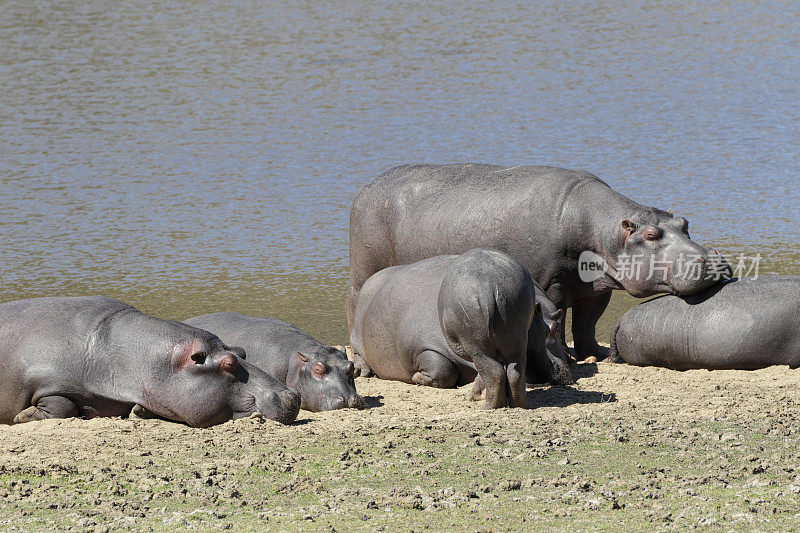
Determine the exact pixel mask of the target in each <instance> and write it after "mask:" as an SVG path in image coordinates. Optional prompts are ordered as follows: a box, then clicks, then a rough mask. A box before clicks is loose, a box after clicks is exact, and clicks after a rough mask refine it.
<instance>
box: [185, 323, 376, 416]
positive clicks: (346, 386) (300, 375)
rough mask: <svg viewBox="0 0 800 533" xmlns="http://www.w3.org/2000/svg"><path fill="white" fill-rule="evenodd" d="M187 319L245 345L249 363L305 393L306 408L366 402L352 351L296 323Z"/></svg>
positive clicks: (360, 405) (229, 341)
mask: <svg viewBox="0 0 800 533" xmlns="http://www.w3.org/2000/svg"><path fill="white" fill-rule="evenodd" d="M186 323H187V324H190V325H192V326H195V327H198V328H202V329H206V330H208V331H211V332H213V333H214V334H216V335H218V336H219V337H220V338H221V339H223V341H224V342H226V343H227V344H230V345H232V346H238V347H240V348H243V349H244V351H245V353H246V354H247V355H246V357H247V362H248V363H250V364H252V365H255V366H257V367H258V368H260V369H261V370H263V371H265V372H267V373H269V374H270V375H272V376H274V377H275V378H276V379H278V380H280V381H282V382H284V383H286V385H287V386H289V387H291V388H293V389H295V390H297V391H298V392H299V393H300V398H301V402H302V403H301V408H302V409H305V410H307V411H329V410H331V409H341V408H343V407H355V408H358V409H363V408H364V407H366V404H365V402H364V399H363V398H362V397H361V396H359V395H358V394H357V393H356V385H355V382H354V381H353V378H354V377H355V372H354V366H353V363H352V362H351V361H349V360H348V359H347V355H345V354H344V352H342V351H341V350H337V349H336V348H331V347H330V346H325V345H324V344H322V343H320V342H319V341H317V340H316V339H315V338H314V337H312V336H311V335H309V334H308V333H306V332H305V331H302V330H300V329H298V328H296V327H294V326H292V325H291V324H287V323H286V322H281V321H280V320H276V319H274V318H267V317H253V316H247V315H241V314H239V313H212V314H210V315H202V316H197V317H194V318H190V319H189V320H186Z"/></svg>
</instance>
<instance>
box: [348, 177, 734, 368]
mask: <svg viewBox="0 0 800 533" xmlns="http://www.w3.org/2000/svg"><path fill="white" fill-rule="evenodd" d="M687 227H688V224H687V222H686V219H683V218H673V217H672V214H670V213H668V212H666V211H661V210H659V209H655V208H652V207H645V206H643V205H640V204H637V203H636V202H634V201H632V200H630V199H629V198H626V197H625V196H622V195H621V194H619V193H617V192H615V191H614V190H613V189H611V188H610V187H609V186H608V185H606V184H605V183H604V182H603V181H601V180H600V179H598V178H597V177H596V176H594V175H592V174H590V173H588V172H582V171H574V170H566V169H563V168H556V167H543V166H522V167H510V168H509V167H503V166H495V165H482V164H450V165H425V164H423V165H404V166H400V167H395V168H392V169H390V170H388V171H386V172H385V173H383V174H382V175H380V176H379V177H378V178H376V179H375V180H374V181H373V182H372V183H370V184H368V185H366V186H365V187H364V188H363V189H362V190H361V191H360V192H359V193H358V195H357V196H356V198H355V199H354V200H353V206H352V208H351V211H350V296H349V299H348V303H347V317H348V324H349V326H350V329H351V331H352V328H353V325H354V321H353V318H354V316H355V308H356V301H357V299H358V293H359V291H360V290H361V287H362V285H363V284H364V283H365V282H366V281H367V279H368V278H369V277H370V276H372V275H373V274H374V273H375V272H378V271H379V270H381V269H384V268H387V267H390V266H392V265H402V264H408V263H413V262H415V261H419V260H421V259H425V258H427V257H433V256H436V255H443V254H460V253H464V252H466V251H467V250H470V249H472V248H475V247H485V248H493V249H497V250H500V251H502V252H505V253H507V254H509V255H511V257H513V258H514V259H516V260H517V261H519V262H520V263H521V264H522V266H524V267H525V268H526V269H527V270H528V272H529V273H530V275H531V277H533V279H534V280H535V281H536V282H538V283H539V284H540V285H541V286H542V287H543V288H544V290H545V291H546V292H547V296H548V298H549V299H550V300H551V301H552V302H553V303H554V304H555V305H556V306H557V307H558V308H559V309H563V310H566V309H567V308H569V307H571V308H572V319H573V320H572V335H573V338H574V340H575V355H576V357H577V358H578V359H581V360H582V359H585V358H586V357H588V356H590V355H595V356H598V357H603V356H604V355H605V349H601V347H600V346H599V345H598V344H597V341H596V340H595V325H596V324H597V321H598V319H599V318H600V315H601V314H602V313H603V311H604V310H605V308H606V306H607V305H608V302H609V300H610V298H611V290H612V289H624V290H626V291H628V292H629V293H630V294H632V295H634V296H638V297H644V296H650V295H653V294H656V293H661V292H666V293H672V294H678V295H681V296H686V295H690V294H694V293H696V292H699V291H701V290H703V289H706V288H708V287H710V286H711V285H713V284H714V283H717V282H718V281H719V280H720V279H721V278H726V277H730V274H731V269H730V266H729V265H728V264H727V263H726V262H725V261H724V260H723V259H722V257H721V256H720V255H719V254H718V253H717V252H716V251H713V250H707V249H705V248H703V247H702V246H700V245H698V244H697V243H695V242H693V241H692V240H690V239H689V233H688V231H687ZM586 251H590V252H593V253H594V254H596V255H597V256H600V258H602V260H604V262H605V264H606V265H607V269H606V270H605V274H604V273H603V272H600V273H599V276H597V277H593V278H592V279H587V278H588V277H587V276H584V279H582V278H581V276H580V275H579V269H578V264H579V257H580V255H581V254H582V253H583V252H586ZM634 261H635V265H633V264H632V263H633V262H634ZM637 265H638V266H637ZM685 273H690V274H689V275H685ZM562 336H563V330H562Z"/></svg>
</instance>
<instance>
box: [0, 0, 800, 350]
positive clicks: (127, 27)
mask: <svg viewBox="0 0 800 533" xmlns="http://www.w3.org/2000/svg"><path fill="white" fill-rule="evenodd" d="M264 4H265V3H262V2H244V1H237V2H232V3H222V2H219V3H218V2H206V3H201V4H185V3H180V2H174V1H169V0H168V1H164V2H158V3H156V4H153V3H146V2H131V3H125V4H109V3H106V2H92V1H89V2H44V1H37V2H21V1H10V2H4V3H3V7H2V15H1V16H0V185H2V188H1V189H0V276H2V277H1V278H0V280H1V281H2V283H0V301H5V300H11V299H16V298H24V297H31V296H39V295H72V294H88V293H101V294H106V295H109V296H113V297H117V298H120V299H123V300H126V301H128V302H131V303H132V304H134V305H137V306H139V307H140V308H142V309H143V310H145V311H148V312H151V313H154V314H156V315H160V316H165V317H172V318H183V317H187V316H190V315H193V314H198V313H203V312H209V311H213V310H225V309H235V310H240V311H243V312H248V313H254V314H267V315H272V316H277V317H280V318H283V319H287V320H290V321H292V322H295V323H297V324H298V325H299V326H301V327H304V328H306V329H308V330H309V331H310V332H312V333H313V334H315V335H318V336H319V337H320V338H321V339H323V340H326V341H329V342H343V341H344V340H346V337H347V334H346V321H345V318H344V312H343V302H344V299H345V296H346V291H347V236H348V232H347V225H348V215H349V205H350V201H351V199H352V196H353V195H354V194H355V192H356V191H357V190H358V189H359V187H361V186H362V185H363V184H365V183H367V182H368V181H369V180H370V179H371V178H372V177H373V176H375V175H376V174H377V173H379V172H380V171H382V170H384V169H386V168H387V167H389V166H391V165H395V164H400V163H407V162H417V161H430V162H449V161H480V162H492V163H503V164H509V165H517V164H528V163H541V164H555V165H561V166H566V167H571V168H585V169H589V170H591V171H593V172H595V173H596V174H598V175H599V176H601V177H602V178H604V179H606V180H607V181H608V182H609V183H610V184H611V185H612V186H614V187H616V188H617V189H619V190H620V191H621V192H623V193H625V194H627V195H629V196H631V197H632V198H634V199H635V200H637V201H640V202H642V203H645V204H651V205H657V206H660V207H663V208H673V209H675V210H676V211H677V212H679V213H680V214H682V215H685V216H687V218H689V220H690V223H691V227H692V234H693V236H694V237H695V239H697V240H698V241H700V242H702V243H705V244H712V245H715V246H717V247H718V248H720V249H721V250H723V251H725V252H727V253H729V254H732V253H740V252H746V253H749V254H753V253H756V252H760V253H761V254H762V255H764V256H767V260H766V261H765V263H764V268H763V271H772V272H784V273H800V268H798V267H797V264H798V263H797V260H798V257H799V256H800V254H798V251H797V249H798V246H797V243H798V237H800V231H798V224H797V221H798V219H799V218H800V217H798V214H797V208H798V205H800V193H798V191H797V186H796V184H797V181H796V180H797V177H798V176H800V157H799V156H798V145H799V144H798V141H800V129H799V128H800V126H799V125H800V105H798V104H800V89H799V87H800V76H799V75H798V72H800V15H798V12H799V10H798V7H797V5H796V4H795V3H793V2H788V1H787V2H760V3H758V5H751V6H745V7H742V6H741V5H739V4H736V5H733V4H728V3H727V2H717V3H713V4H709V5H706V4H701V5H698V6H694V7H687V6H686V5H683V3H681V4H678V3H675V4H671V5H664V4H662V3H653V4H641V3H640V2H617V3H615V5H614V6H613V7H610V6H606V7H600V6H587V5H582V4H580V3H570V4H566V5H552V6H532V5H528V3H525V2H520V3H515V2H501V3H486V2H469V1H468V2H461V3H460V4H459V5H458V7H454V5H453V4H451V3H447V2H441V3H427V4H426V5H424V6H416V7H414V8H412V7H411V6H409V5H401V4H398V3H394V2H391V3H389V2H328V3H324V4H320V3H317V2H307V1H306V2H294V3H286V4H285V3H277V2H276V3H269V4H270V5H264ZM598 208H601V206H598ZM622 296H624V295H622ZM631 303H632V299H630V298H624V297H619V296H617V297H615V299H614V303H613V306H612V308H611V309H610V310H609V311H608V312H607V313H606V316H605V317H604V320H603V322H602V323H601V334H600V335H601V337H605V336H606V335H607V331H608V329H609V328H610V325H611V324H612V323H613V321H614V320H615V319H616V318H617V317H618V316H619V315H620V314H621V313H622V311H623V310H624V309H625V308H626V307H628V306H630V305H631Z"/></svg>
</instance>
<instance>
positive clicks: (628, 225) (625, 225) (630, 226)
mask: <svg viewBox="0 0 800 533" xmlns="http://www.w3.org/2000/svg"><path fill="white" fill-rule="evenodd" d="M619 225H620V226H622V229H623V230H625V231H627V232H628V234H631V233H633V232H634V231H636V224H634V223H633V222H631V221H630V220H629V219H627V218H626V219H625V220H623V221H622V222H620V224H619Z"/></svg>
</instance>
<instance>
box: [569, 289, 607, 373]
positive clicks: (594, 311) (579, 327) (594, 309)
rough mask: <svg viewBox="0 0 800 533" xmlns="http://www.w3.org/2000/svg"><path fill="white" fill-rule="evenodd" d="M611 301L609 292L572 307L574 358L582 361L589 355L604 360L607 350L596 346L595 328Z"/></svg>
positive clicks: (579, 302) (576, 303)
mask: <svg viewBox="0 0 800 533" xmlns="http://www.w3.org/2000/svg"><path fill="white" fill-rule="evenodd" d="M610 301H611V292H610V291H609V292H606V293H604V294H601V295H599V296H597V297H594V298H589V299H585V300H580V301H577V302H575V305H574V306H573V307H572V338H573V339H574V340H575V358H576V359H577V360H578V361H583V360H584V359H586V358H587V357H589V356H590V355H594V356H595V357H597V359H598V360H600V359H605V357H606V356H607V355H608V349H607V348H603V347H602V346H600V345H599V344H597V340H596V339H595V326H596V325H597V321H598V320H600V315H602V314H603V311H605V310H606V307H608V302H610Z"/></svg>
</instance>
